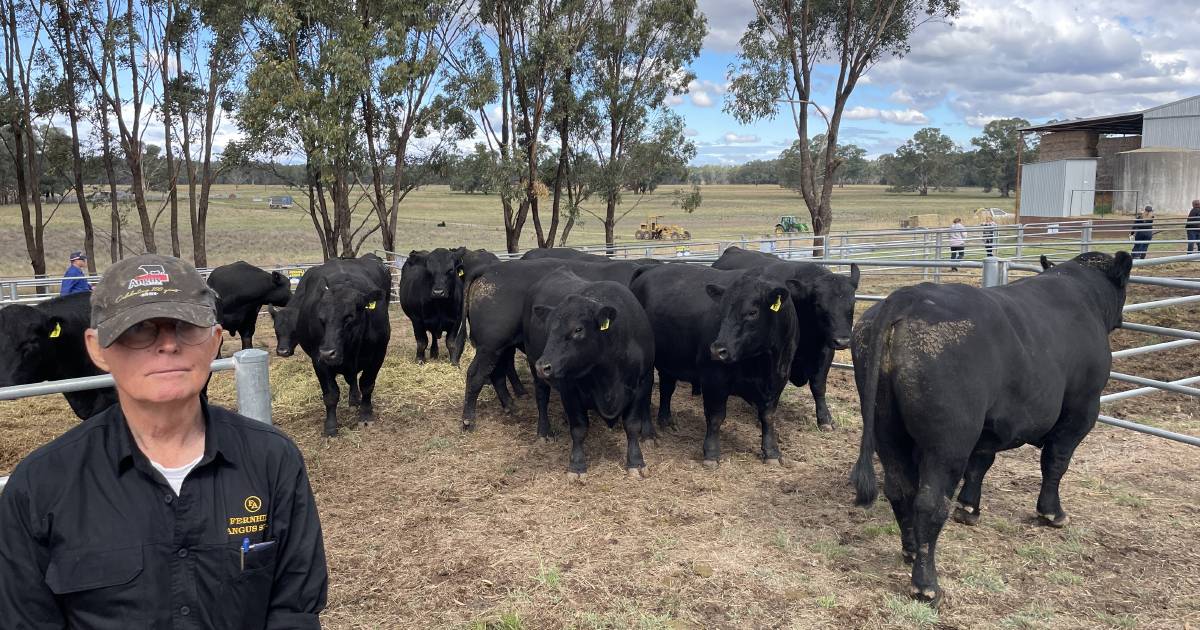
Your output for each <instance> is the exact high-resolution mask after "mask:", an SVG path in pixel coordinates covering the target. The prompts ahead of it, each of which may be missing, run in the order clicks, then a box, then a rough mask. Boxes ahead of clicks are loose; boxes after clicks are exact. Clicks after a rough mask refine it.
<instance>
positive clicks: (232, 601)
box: [220, 541, 279, 628]
mask: <svg viewBox="0 0 1200 630" xmlns="http://www.w3.org/2000/svg"><path fill="white" fill-rule="evenodd" d="M264 542H271V544H269V545H262V544H261V543H260V545H261V546H259V547H256V548H253V549H251V550H249V551H247V552H246V554H245V557H244V558H243V556H242V544H241V543H240V542H236V543H230V545H229V546H228V548H227V551H226V553H225V556H226V557H227V558H228V559H229V560H228V561H229V562H231V563H232V567H233V571H232V575H233V577H232V578H230V579H228V580H226V581H225V582H224V583H223V584H222V585H221V599H220V601H221V603H222V605H221V608H222V610H223V611H224V614H225V622H226V623H225V627H227V628H261V627H263V626H265V625H266V620H267V610H268V608H269V605H270V603H271V590H272V588H271V587H272V586H273V585H274V583H275V564H276V558H277V557H278V553H279V543H278V542H274V541H264ZM243 560H244V562H245V564H244V565H243ZM243 567H244V568H243Z"/></svg>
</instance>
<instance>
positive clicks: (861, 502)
mask: <svg viewBox="0 0 1200 630" xmlns="http://www.w3.org/2000/svg"><path fill="white" fill-rule="evenodd" d="M892 301H893V300H885V301H884V302H883V304H882V305H881V307H880V310H879V315H877V316H876V317H875V319H874V321H873V322H871V328H873V330H870V331H865V332H866V335H867V339H866V344H865V345H866V347H865V348H864V349H865V352H863V353H861V354H862V355H863V356H861V357H854V365H855V370H856V371H857V370H859V369H861V370H862V374H863V378H862V388H861V389H860V391H859V392H858V394H859V406H860V408H861V409H862V421H863V429H862V442H861V444H860V445H859V449H858V461H857V462H855V464H854V469H853V470H851V471H850V481H851V483H853V484H854V504H855V505H858V506H860V507H867V506H869V505H871V504H873V503H875V499H876V498H878V496H879V488H878V485H877V484H876V482H875V463H874V461H873V460H874V455H875V403H876V398H877V397H878V394H879V379H880V377H881V376H882V374H881V371H882V370H881V366H882V362H883V352H884V350H885V344H886V342H887V340H888V338H889V337H891V335H892V326H894V325H895V324H896V321H898V320H899V317H898V316H897V315H894V314H893V313H895V310H894V308H891V307H892ZM860 366H861V367H860Z"/></svg>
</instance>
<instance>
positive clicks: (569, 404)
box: [563, 395, 588, 481]
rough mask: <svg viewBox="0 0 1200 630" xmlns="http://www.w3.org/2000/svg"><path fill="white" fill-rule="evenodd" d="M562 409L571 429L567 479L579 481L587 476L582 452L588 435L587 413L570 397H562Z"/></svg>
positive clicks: (585, 461)
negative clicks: (565, 413)
mask: <svg viewBox="0 0 1200 630" xmlns="http://www.w3.org/2000/svg"><path fill="white" fill-rule="evenodd" d="M563 409H564V410H566V412H567V424H568V425H569V426H570V427H571V462H570V464H569V465H568V467H567V471H568V472H567V478H568V479H573V480H576V481H579V480H582V479H583V476H584V475H585V474H587V456H586V455H585V454H584V452H583V441H584V440H586V439H587V434H588V417H587V412H586V411H585V410H584V409H583V408H582V407H580V406H579V404H578V401H576V400H574V397H573V396H570V395H568V396H564V397H563Z"/></svg>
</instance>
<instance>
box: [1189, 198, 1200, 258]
mask: <svg viewBox="0 0 1200 630" xmlns="http://www.w3.org/2000/svg"><path fill="white" fill-rule="evenodd" d="M1187 241H1188V242H1187V251H1188V253H1189V254H1190V253H1192V248H1193V247H1194V248H1195V249H1196V253H1197V254H1200V199H1193V200H1192V211H1191V212H1189V213H1188V216H1187Z"/></svg>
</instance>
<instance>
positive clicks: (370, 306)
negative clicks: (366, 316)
mask: <svg viewBox="0 0 1200 630" xmlns="http://www.w3.org/2000/svg"><path fill="white" fill-rule="evenodd" d="M367 310H368V311H373V310H375V300H371V301H370V302H368V303H367Z"/></svg>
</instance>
